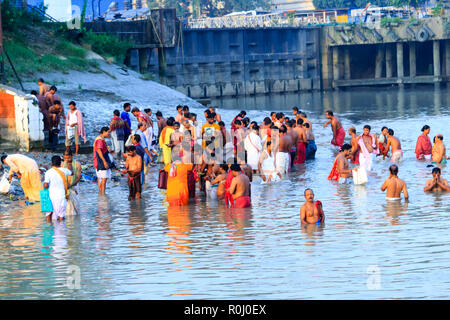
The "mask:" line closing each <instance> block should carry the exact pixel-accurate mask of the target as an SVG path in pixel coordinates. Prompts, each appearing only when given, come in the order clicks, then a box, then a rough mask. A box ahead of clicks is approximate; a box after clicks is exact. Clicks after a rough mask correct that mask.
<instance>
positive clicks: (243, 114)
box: [239, 110, 247, 118]
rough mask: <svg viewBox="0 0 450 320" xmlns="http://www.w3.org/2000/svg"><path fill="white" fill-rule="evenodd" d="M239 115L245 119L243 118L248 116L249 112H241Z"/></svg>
mask: <svg viewBox="0 0 450 320" xmlns="http://www.w3.org/2000/svg"><path fill="white" fill-rule="evenodd" d="M239 115H240V116H241V118H243V117H245V116H246V115H247V112H245V111H244V110H242V111H241V112H239Z"/></svg>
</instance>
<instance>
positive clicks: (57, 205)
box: [46, 196, 67, 219]
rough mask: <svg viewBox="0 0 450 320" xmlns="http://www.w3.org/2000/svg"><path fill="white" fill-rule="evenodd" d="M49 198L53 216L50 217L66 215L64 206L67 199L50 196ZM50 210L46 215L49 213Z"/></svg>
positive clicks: (63, 216) (55, 217)
mask: <svg viewBox="0 0 450 320" xmlns="http://www.w3.org/2000/svg"><path fill="white" fill-rule="evenodd" d="M50 200H51V201H52V206H53V216H52V219H57V218H65V216H66V208H67V200H66V198H52V197H51V196H50ZM50 214H51V212H49V213H47V214H46V215H47V216H48V215H50Z"/></svg>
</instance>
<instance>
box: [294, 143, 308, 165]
mask: <svg viewBox="0 0 450 320" xmlns="http://www.w3.org/2000/svg"><path fill="white" fill-rule="evenodd" d="M305 150H306V147H305V143H304V142H303V141H301V142H299V143H298V144H297V156H296V157H295V160H294V164H298V163H305V160H306V152H305Z"/></svg>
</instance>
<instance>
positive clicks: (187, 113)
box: [183, 111, 191, 119]
mask: <svg viewBox="0 0 450 320" xmlns="http://www.w3.org/2000/svg"><path fill="white" fill-rule="evenodd" d="M183 115H184V117H185V118H188V119H189V118H190V117H191V114H190V113H189V111H186V112H185V113H184V114H183Z"/></svg>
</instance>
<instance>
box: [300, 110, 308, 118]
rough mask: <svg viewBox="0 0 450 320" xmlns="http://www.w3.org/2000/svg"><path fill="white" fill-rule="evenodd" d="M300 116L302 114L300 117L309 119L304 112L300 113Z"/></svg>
mask: <svg viewBox="0 0 450 320" xmlns="http://www.w3.org/2000/svg"><path fill="white" fill-rule="evenodd" d="M299 114H300V116H301V117H303V118H308V117H307V116H306V113H304V112H303V111H302V112H299Z"/></svg>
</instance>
